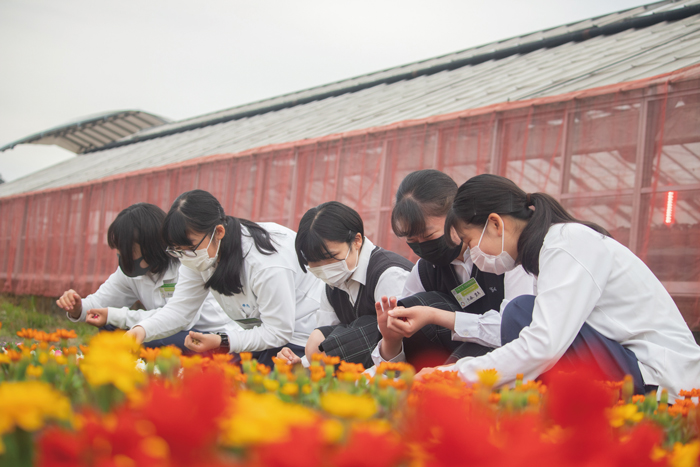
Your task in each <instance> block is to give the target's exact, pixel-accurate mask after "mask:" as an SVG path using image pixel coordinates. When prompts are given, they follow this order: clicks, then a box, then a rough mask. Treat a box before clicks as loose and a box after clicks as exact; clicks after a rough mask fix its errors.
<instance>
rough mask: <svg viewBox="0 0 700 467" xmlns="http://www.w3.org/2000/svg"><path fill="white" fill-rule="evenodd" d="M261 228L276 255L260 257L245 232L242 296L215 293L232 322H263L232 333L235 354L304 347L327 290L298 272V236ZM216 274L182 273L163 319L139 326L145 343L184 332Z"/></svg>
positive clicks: (271, 225)
mask: <svg viewBox="0 0 700 467" xmlns="http://www.w3.org/2000/svg"><path fill="white" fill-rule="evenodd" d="M259 225H260V226H261V227H263V228H264V229H265V230H267V231H268V232H269V233H270V236H271V238H272V241H273V245H274V246H275V248H276V249H277V252H276V253H272V254H271V255H265V254H262V253H260V252H259V251H258V249H257V248H256V247H255V244H254V241H253V239H252V237H250V236H249V235H248V230H247V229H246V228H245V227H241V231H242V235H241V244H242V248H243V256H244V259H243V270H242V273H241V282H242V286H243V290H242V291H241V293H238V294H234V295H230V296H226V295H222V294H220V293H218V292H216V291H214V290H212V291H211V293H212V295H213V296H214V298H216V301H217V302H219V304H220V305H221V307H222V308H223V309H224V311H225V312H226V314H227V315H228V316H229V317H230V318H231V319H233V320H240V319H250V318H257V319H259V320H260V321H261V324H260V325H259V326H257V327H254V328H252V329H246V330H244V331H242V332H232V333H228V334H229V336H228V337H229V343H230V347H231V352H253V351H258V350H265V349H270V348H275V347H281V346H283V345H286V344H287V343H289V342H291V343H293V344H297V345H301V346H304V345H305V344H306V341H307V339H308V338H309V334H310V333H311V331H312V330H313V329H314V326H315V324H316V312H317V311H318V308H319V299H320V297H321V293H322V291H323V285H324V284H323V282H321V281H320V280H318V279H317V278H316V277H315V276H314V275H313V274H304V272H303V271H302V270H301V267H299V262H298V260H297V256H296V250H295V249H294V239H295V238H296V233H295V232H294V231H292V230H289V229H288V228H286V227H283V226H281V225H278V224H274V223H260V224H259ZM214 270H215V268H210V269H208V270H206V271H204V272H197V271H194V270H192V269H189V268H187V267H185V266H181V267H180V282H179V283H178V287H177V288H176V289H175V294H174V295H173V298H172V299H170V301H169V302H168V304H167V305H166V306H165V307H164V308H163V309H162V310H161V312H160V313H158V314H157V315H154V316H152V317H150V318H148V319H146V320H144V321H142V322H141V323H139V325H140V326H141V327H143V329H144V331H145V332H146V339H145V340H147V341H149V340H153V339H158V338H163V337H167V336H170V335H172V334H175V333H176V332H178V331H181V330H183V329H185V328H186V326H187V323H188V322H189V321H190V320H191V319H192V315H193V309H196V306H198V305H199V304H201V302H202V301H203V300H204V299H205V297H206V295H207V294H208V293H209V291H208V289H206V288H205V287H204V284H205V283H206V282H207V281H208V280H209V278H210V277H211V276H212V275H213V274H214Z"/></svg>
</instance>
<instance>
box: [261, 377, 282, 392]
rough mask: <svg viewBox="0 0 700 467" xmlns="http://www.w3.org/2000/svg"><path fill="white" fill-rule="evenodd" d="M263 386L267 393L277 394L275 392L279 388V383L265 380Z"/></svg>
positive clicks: (273, 380) (274, 380)
mask: <svg viewBox="0 0 700 467" xmlns="http://www.w3.org/2000/svg"><path fill="white" fill-rule="evenodd" d="M263 386H265V390H267V391H268V392H277V390H278V389H279V388H280V382H279V381H277V380H276V379H267V378H266V379H265V381H263Z"/></svg>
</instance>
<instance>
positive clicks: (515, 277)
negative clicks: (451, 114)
mask: <svg viewBox="0 0 700 467" xmlns="http://www.w3.org/2000/svg"><path fill="white" fill-rule="evenodd" d="M451 264H452V268H453V269H454V271H455V273H456V274H457V277H458V278H459V280H460V281H462V283H465V282H467V281H468V280H469V279H470V278H471V274H472V268H473V266H474V263H472V259H471V256H470V255H469V249H468V248H467V250H466V251H465V252H464V254H463V256H462V258H461V259H460V258H457V259H455V260H454V261H452V263H451ZM536 290H537V279H536V278H535V277H534V276H533V275H532V274H528V273H526V272H525V270H524V269H523V267H522V266H518V267H516V268H515V269H513V270H512V271H508V272H506V273H505V277H504V278H503V296H504V298H503V301H502V302H501V306H500V309H499V310H498V311H497V310H489V311H487V312H486V313H484V314H483V315H477V314H473V313H459V312H458V313H455V328H454V330H453V331H452V340H455V341H461V342H474V343H477V344H480V345H483V346H486V347H494V348H495V347H500V346H501V313H502V312H503V310H504V309H505V307H506V305H507V304H508V302H509V301H510V300H512V299H514V298H515V297H519V296H520V295H534V294H536ZM425 291H426V290H425V287H423V282H421V280H420V273H419V272H418V264H417V263H416V265H415V266H414V267H413V269H412V270H411V274H410V275H409V276H408V279H407V280H406V284H405V285H404V289H403V292H402V293H401V297H410V296H411V295H415V294H417V293H420V292H425ZM381 344H382V341H381V340H380V341H379V343H377V346H376V347H375V348H374V350H373V351H372V360H373V361H374V364H375V365H379V363H381V362H384V361H386V360H384V359H383V358H382V356H381V353H380V348H381ZM405 360H406V356H405V354H404V352H403V345H402V346H401V352H400V353H399V354H398V355H397V356H395V357H394V358H392V359H391V360H390V361H392V362H403V361H405Z"/></svg>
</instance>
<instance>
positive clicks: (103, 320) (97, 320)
mask: <svg viewBox="0 0 700 467" xmlns="http://www.w3.org/2000/svg"><path fill="white" fill-rule="evenodd" d="M108 314H109V311H108V310H107V308H93V309H91V310H88V312H87V316H86V317H85V322H86V323H88V324H92V325H93V326H95V327H96V328H101V327H102V326H104V325H105V324H107V315H108Z"/></svg>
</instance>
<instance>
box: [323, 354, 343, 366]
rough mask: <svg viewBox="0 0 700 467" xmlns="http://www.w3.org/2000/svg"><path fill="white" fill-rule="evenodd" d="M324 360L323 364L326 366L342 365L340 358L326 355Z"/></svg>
mask: <svg viewBox="0 0 700 467" xmlns="http://www.w3.org/2000/svg"><path fill="white" fill-rule="evenodd" d="M322 360H323V363H325V364H326V365H337V364H339V363H340V357H337V356H336V357H331V356H328V355H324V356H323V357H322Z"/></svg>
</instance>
